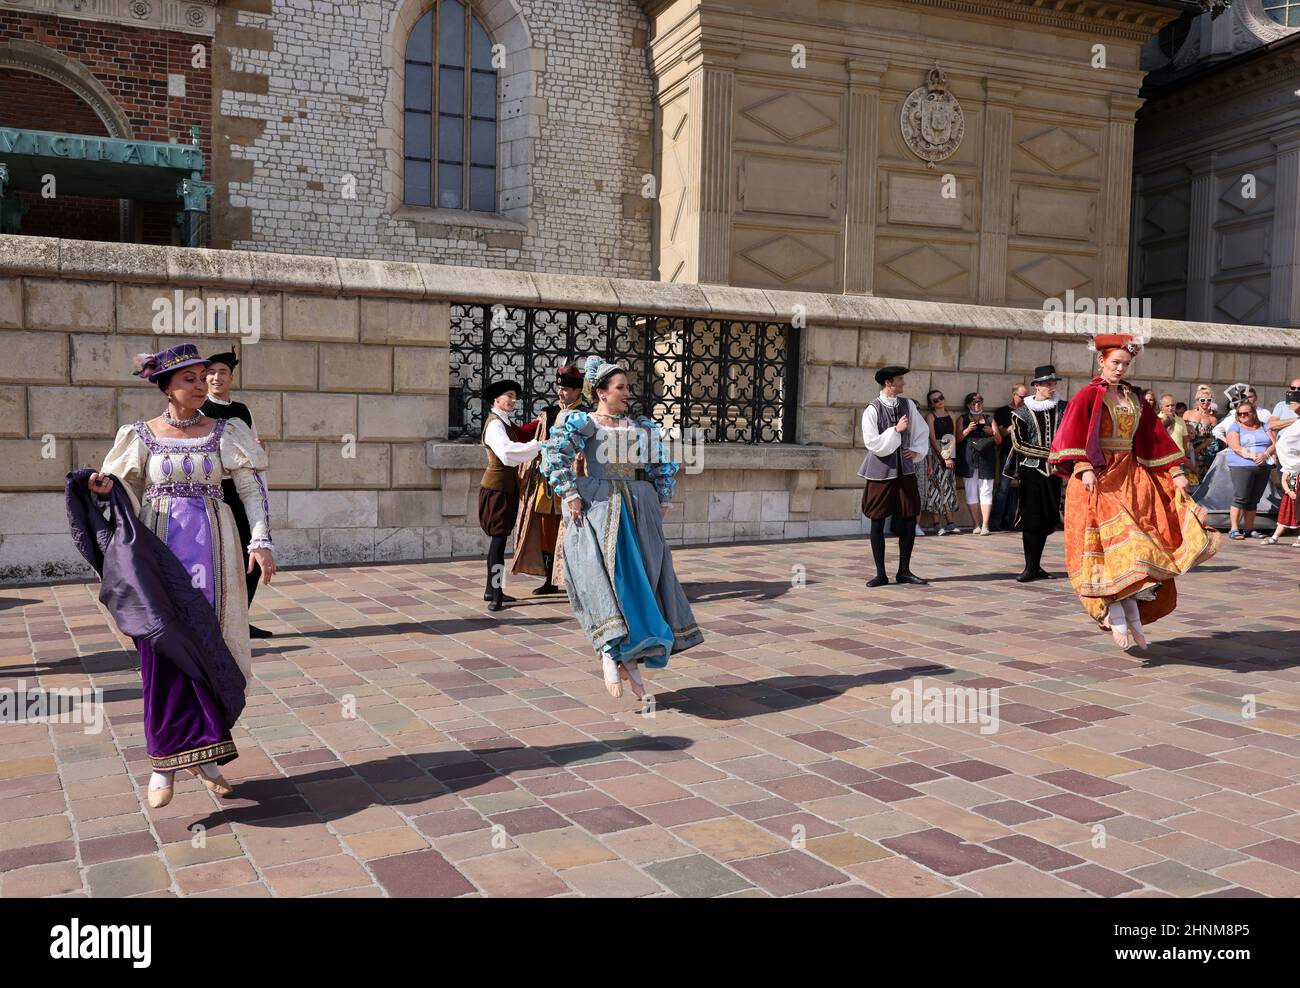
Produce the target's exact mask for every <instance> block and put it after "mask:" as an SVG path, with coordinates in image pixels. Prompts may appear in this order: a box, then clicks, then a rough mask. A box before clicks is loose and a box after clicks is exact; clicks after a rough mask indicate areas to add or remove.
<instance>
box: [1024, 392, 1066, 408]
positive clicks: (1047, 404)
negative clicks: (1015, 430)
mask: <svg viewBox="0 0 1300 988" xmlns="http://www.w3.org/2000/svg"><path fill="white" fill-rule="evenodd" d="M1060 400H1061V399H1060V398H1048V399H1046V400H1045V401H1039V400H1038V399H1037V398H1035V397H1034V396H1033V395H1029V396H1028V397H1026V398H1025V405H1026V407H1028V409H1029V410H1030V411H1031V412H1046V411H1049V410H1050V409H1053V408H1055V407H1056V406H1057V404H1058V403H1059V402H1060Z"/></svg>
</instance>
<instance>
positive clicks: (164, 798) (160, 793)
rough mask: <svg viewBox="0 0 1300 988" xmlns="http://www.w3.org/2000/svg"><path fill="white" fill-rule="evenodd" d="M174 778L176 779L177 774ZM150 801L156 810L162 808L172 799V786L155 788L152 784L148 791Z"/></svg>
mask: <svg viewBox="0 0 1300 988" xmlns="http://www.w3.org/2000/svg"><path fill="white" fill-rule="evenodd" d="M172 778H173V779H174V778H175V776H173V777H172ZM151 781H152V780H151ZM148 801H149V806H150V807H151V808H153V809H155V810H159V809H162V808H163V807H164V806H166V805H167V804H168V803H170V802H171V801H172V787H171V786H162V787H161V788H155V787H154V786H150V787H149V791H148Z"/></svg>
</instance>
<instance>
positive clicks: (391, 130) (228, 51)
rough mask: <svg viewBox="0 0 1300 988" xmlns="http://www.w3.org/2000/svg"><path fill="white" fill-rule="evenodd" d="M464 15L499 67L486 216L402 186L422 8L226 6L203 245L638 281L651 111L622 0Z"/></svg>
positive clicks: (511, 5)
mask: <svg viewBox="0 0 1300 988" xmlns="http://www.w3.org/2000/svg"><path fill="white" fill-rule="evenodd" d="M468 5H469V6H470V8H471V10H472V11H473V14H474V16H475V17H476V18H477V19H478V21H479V22H480V24H481V25H482V26H483V28H484V30H485V31H486V32H487V34H488V36H489V38H490V39H491V41H492V44H493V45H494V46H497V47H498V50H499V53H500V59H499V62H498V63H497V65H496V69H497V78H496V85H497V96H496V121H497V122H496V131H497V135H496V136H497V145H496V178H497V208H496V210H495V211H494V212H491V213H486V212H484V213H480V212H471V211H469V210H463V209H439V208H431V207H428V206H419V205H410V204H409V203H413V202H415V201H416V200H415V199H413V198H412V197H410V196H407V195H406V194H405V190H404V187H403V186H404V176H403V163H402V156H403V141H404V120H405V114H404V112H403V107H404V89H405V77H404V76H405V55H406V49H407V40H408V37H409V36H410V33H411V30H412V28H413V27H414V26H415V24H416V22H417V21H418V20H419V19H420V17H422V16H423V15H424V14H425V13H426V12H427V11H428V10H429V9H430V8H431V7H432V3H431V0H371V2H367V3H362V4H354V3H349V4H342V3H335V4H331V3H310V2H306V0H225V2H223V3H222V4H221V5H220V6H219V7H218V8H217V25H216V36H215V38H214V46H215V50H214V72H213V88H214V101H213V102H214V106H213V113H214V122H213V126H214V128H215V132H216V138H217V140H216V145H217V146H216V157H215V159H214V162H213V178H214V181H215V183H216V186H217V194H216V196H215V197H214V228H215V240H214V245H215V246H218V247H237V248H245V249H249V250H274V251H284V252H287V253H295V254H298V253H301V254H321V253H328V254H337V255H346V256H352V257H382V258H386V259H391V260H411V261H414V260H422V261H423V260H433V261H438V262H441V263H446V264H461V265H472V266H482V267H523V268H526V269H528V270H532V271H559V272H569V273H573V274H578V273H583V272H587V271H603V272H609V273H611V274H617V275H623V276H627V277H647V276H649V274H650V272H651V270H652V265H651V247H650V245H651V237H652V234H651V204H652V200H650V199H648V198H646V197H644V196H643V195H642V188H643V184H644V182H643V176H645V175H646V174H648V173H650V172H652V170H653V165H652V130H651V128H652V120H653V116H654V109H653V97H652V83H651V79H650V74H649V71H648V68H647V66H646V63H645V51H644V49H645V39H646V19H645V14H644V13H643V12H642V10H641V8H640V6H639V5H638V4H637V2H636V0H600V2H598V3H597V2H592V0H469V3H468ZM435 126H437V125H436V124H435Z"/></svg>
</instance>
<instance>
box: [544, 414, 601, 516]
mask: <svg viewBox="0 0 1300 988" xmlns="http://www.w3.org/2000/svg"><path fill="white" fill-rule="evenodd" d="M594 431H595V423H594V422H592V421H591V416H589V415H588V414H587V413H586V412H583V411H574V412H570V413H569V414H568V415H567V416H565V419H564V421H563V422H561V423H560V424H559V425H556V426H552V427H551V438H550V439H548V440H547V441H546V442H544V443H543V444H542V456H541V465H540V467H539V469H540V470H541V473H542V476H543V477H545V478H546V482H547V483H548V484H549V485H550V487H551V490H552V491H554V492H555V494H556V495H557V496H558V497H561V498H563V497H566V496H568V495H569V494H572V493H573V491H574V473H573V461H574V460H575V459H577V457H578V454H579V453H581V452H582V451H583V449H584V448H585V447H586V445H587V438H588V436H590V435H591V434H592V432H594Z"/></svg>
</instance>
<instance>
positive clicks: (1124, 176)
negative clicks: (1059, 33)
mask: <svg viewBox="0 0 1300 988" xmlns="http://www.w3.org/2000/svg"><path fill="white" fill-rule="evenodd" d="M1142 102H1143V101H1142V100H1139V99H1134V98H1133V97H1130V96H1122V95H1116V94H1111V97H1110V119H1109V121H1108V122H1107V123H1106V135H1105V141H1106V145H1105V147H1106V173H1105V178H1104V179H1103V180H1102V186H1101V204H1100V210H1099V211H1100V213H1101V236H1100V237H1099V238H1098V241H1099V244H1098V246H1099V248H1100V250H1101V285H1100V286H1098V289H1099V290H1098V294H1099V295H1101V296H1102V297H1109V298H1128V295H1129V291H1128V288H1129V278H1128V275H1129V263H1128V261H1129V250H1130V242H1129V225H1130V223H1129V221H1130V218H1131V215H1132V211H1133V201H1134V200H1133V198H1132V196H1131V195H1130V192H1129V189H1130V188H1131V186H1132V182H1133V125H1134V120H1135V115H1136V114H1137V111H1138V108H1139V107H1141V106H1142Z"/></svg>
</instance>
